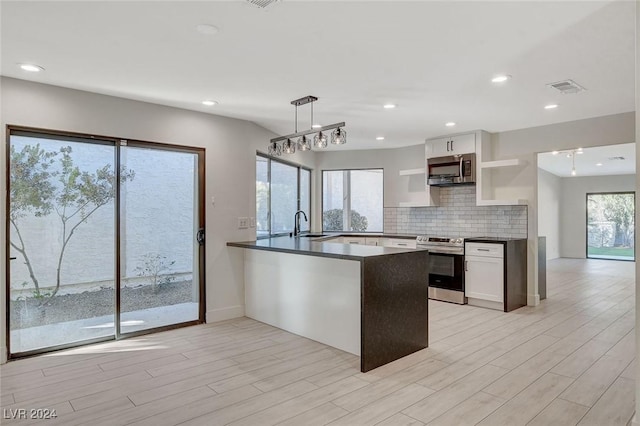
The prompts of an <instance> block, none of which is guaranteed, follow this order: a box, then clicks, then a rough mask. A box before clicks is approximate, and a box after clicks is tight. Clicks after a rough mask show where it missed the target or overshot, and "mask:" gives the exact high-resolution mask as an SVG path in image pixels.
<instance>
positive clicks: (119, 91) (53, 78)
mask: <svg viewBox="0 0 640 426" xmlns="http://www.w3.org/2000/svg"><path fill="white" fill-rule="evenodd" d="M634 7H635V6H634V2H633V1H630V0H628V1H604V2H597V1H567V2H562V1H552V2H544V1H529V2H523V1H511V2H505V1H496V2H484V1H471V2H456V1H453V2H452V1H442V2H435V1H407V2H401V1H368V2H363V1H340V2H337V1H335V2H331V1H314V2H310V1H294V0H283V1H281V2H279V3H276V4H274V5H272V6H269V7H268V8H267V9H264V10H262V9H258V8H255V7H254V6H251V5H249V4H247V3H246V2H245V1H243V0H235V1H194V2H184V1H165V2H163V1H141V2H131V1H127V2H116V1H105V2H101V1H81V2H73V1H71V2H58V1H43V2H36V1H33V2H32V1H28V2H27V1H2V3H1V8H2V10H1V15H2V28H1V36H2V40H1V42H2V45H1V47H2V57H1V59H2V67H1V73H2V75H5V76H10V77H15V78H21V79H29V80H34V81H39V82H43V83H48V84H53V85H59V86H64V87H70V88H76V89H81V90H87V91H92V92H97V93H104V94H109V95H114V96H120V97H125V98H131V99H137V100H142V101H147V102H153V103H158V104H164V105H172V106H176V107H180V108H187V109H192V110H197V111H204V112H210V113H212V114H220V115H224V116H228V117H236V118H241V119H246V120H251V121H254V122H256V123H258V124H260V125H262V126H264V127H266V128H268V129H270V130H272V131H274V132H276V133H278V134H287V133H290V132H292V131H293V124H294V119H293V117H294V107H293V106H292V105H290V103H289V102H290V101H291V100H293V99H296V98H299V97H302V96H305V95H315V96H318V97H319V98H320V100H319V101H318V102H316V103H315V116H316V120H315V121H317V122H320V123H322V124H330V123H334V122H338V121H346V123H347V130H348V135H349V139H348V144H347V145H346V146H345V147H340V148H338V149H363V148H386V147H389V148H392V147H399V146H405V145H415V144H419V143H422V142H423V141H424V139H425V138H428V137H435V136H440V135H444V134H448V133H454V132H455V133H457V132H464V131H469V130H475V129H485V130H488V131H489V132H497V131H505V130H511V129H520V128H526V127H533V126H540V125H545V124H551V123H556V122H563V121H570V120H576V119H582V118H588V117H595V116H601V115H608V114H616V113H621V112H628V111H633V110H634V108H635V107H634V29H635V27H634V26H635V13H634ZM203 23H204V24H211V25H215V26H217V27H218V28H219V29H220V31H219V33H218V34H216V35H203V34H201V33H199V32H197V31H196V30H195V27H196V25H198V24H203ZM25 62H29V63H36V64H39V65H41V66H43V67H44V68H46V71H45V72H42V73H39V74H27V73H25V72H23V71H21V70H20V69H19V68H18V67H17V65H16V64H17V63H25ZM499 73H507V74H510V75H512V76H513V79H512V80H510V81H509V82H508V83H506V84H502V85H496V84H493V83H491V82H490V79H491V78H492V77H493V76H495V75H496V74H499ZM567 78H571V79H573V80H575V81H576V82H578V83H579V84H581V85H583V86H585V87H586V88H587V89H588V91H586V92H583V93H580V94H576V95H561V94H560V93H558V92H556V91H555V90H554V89H550V88H548V87H546V84H547V83H551V82H556V81H558V80H563V79H567ZM204 99H215V100H217V101H219V102H220V104H219V105H217V106H215V107H205V106H203V105H201V104H200V102H201V101H202V100H204ZM387 102H392V103H396V104H398V108H396V109H394V110H385V109H383V108H382V105H383V104H384V103H387ZM548 103H558V104H560V107H559V108H557V109H555V110H545V109H543V106H544V105H546V104H548ZM299 112H300V122H299V123H300V125H299V127H300V128H308V127H309V119H308V116H309V108H308V106H306V107H301V108H300V110H299ZM448 121H454V122H456V123H458V124H457V126H455V127H453V128H448V127H445V126H444V124H445V123H446V122H448ZM380 135H382V136H385V138H386V139H385V140H384V141H376V139H375V138H376V136H380Z"/></svg>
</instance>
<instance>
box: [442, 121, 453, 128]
mask: <svg viewBox="0 0 640 426" xmlns="http://www.w3.org/2000/svg"><path fill="white" fill-rule="evenodd" d="M444 125H445V126H447V127H453V126H455V125H456V123H454V122H453V121H449V122H448V123H445V124H444Z"/></svg>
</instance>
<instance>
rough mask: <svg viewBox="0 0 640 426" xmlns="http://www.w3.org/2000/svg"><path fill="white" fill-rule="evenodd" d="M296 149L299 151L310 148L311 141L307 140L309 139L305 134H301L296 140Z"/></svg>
mask: <svg viewBox="0 0 640 426" xmlns="http://www.w3.org/2000/svg"><path fill="white" fill-rule="evenodd" d="M298 149H299V150H300V151H310V150H311V143H310V142H309V139H308V138H307V137H306V136H305V135H302V137H301V138H300V139H299V140H298Z"/></svg>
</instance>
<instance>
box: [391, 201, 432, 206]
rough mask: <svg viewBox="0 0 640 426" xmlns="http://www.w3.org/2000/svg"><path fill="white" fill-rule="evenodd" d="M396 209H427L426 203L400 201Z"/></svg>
mask: <svg viewBox="0 0 640 426" xmlns="http://www.w3.org/2000/svg"><path fill="white" fill-rule="evenodd" d="M398 207H429V204H427V202H426V201H401V202H399V203H398Z"/></svg>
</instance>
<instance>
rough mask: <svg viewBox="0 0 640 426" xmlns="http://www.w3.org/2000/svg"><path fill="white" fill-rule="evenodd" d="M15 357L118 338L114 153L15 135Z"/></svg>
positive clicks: (95, 144)
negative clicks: (115, 331)
mask: <svg viewBox="0 0 640 426" xmlns="http://www.w3.org/2000/svg"><path fill="white" fill-rule="evenodd" d="M9 151H10V156H9V161H8V162H9V170H10V173H9V174H10V176H9V211H8V222H9V224H8V226H9V235H8V238H9V255H10V258H11V261H10V263H9V283H8V296H9V297H8V298H9V342H10V344H9V351H10V353H11V354H20V353H27V352H31V351H39V350H42V349H43V348H56V347H64V346H70V345H73V344H78V342H84V341H91V340H94V339H104V338H108V337H109V336H113V335H114V315H115V295H114V278H115V274H114V253H115V238H114V235H115V202H114V198H115V190H114V181H115V179H114V170H115V146H114V144H113V143H112V142H107V141H105V142H104V143H101V142H100V141H97V140H91V141H86V140H83V139H81V138H71V137H56V136H54V135H42V134H38V133H30V132H18V131H11V135H10V138H9Z"/></svg>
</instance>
